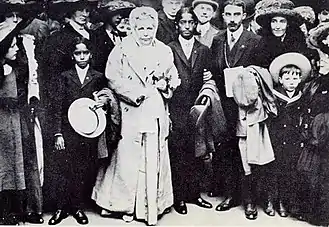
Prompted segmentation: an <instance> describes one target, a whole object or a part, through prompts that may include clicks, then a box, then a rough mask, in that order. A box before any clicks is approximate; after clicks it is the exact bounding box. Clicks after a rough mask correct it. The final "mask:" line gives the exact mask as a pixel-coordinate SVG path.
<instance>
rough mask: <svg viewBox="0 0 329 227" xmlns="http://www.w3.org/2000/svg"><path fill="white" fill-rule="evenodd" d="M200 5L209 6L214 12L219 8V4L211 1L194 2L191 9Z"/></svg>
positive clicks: (200, 0) (198, 0)
mask: <svg viewBox="0 0 329 227" xmlns="http://www.w3.org/2000/svg"><path fill="white" fill-rule="evenodd" d="M201 3H204V4H208V5H211V6H212V7H213V8H214V11H216V10H217V9H218V7H219V4H218V3H217V2H215V1H212V0H195V1H193V2H192V7H193V8H195V7H196V6H197V5H198V4H201Z"/></svg>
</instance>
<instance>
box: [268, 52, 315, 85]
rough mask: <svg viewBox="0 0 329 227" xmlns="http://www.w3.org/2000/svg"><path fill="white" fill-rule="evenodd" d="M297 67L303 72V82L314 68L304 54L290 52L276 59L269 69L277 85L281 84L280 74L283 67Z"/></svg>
mask: <svg viewBox="0 0 329 227" xmlns="http://www.w3.org/2000/svg"><path fill="white" fill-rule="evenodd" d="M287 65H295V66H297V67H298V68H299V69H300V71H301V76H300V78H301V81H304V80H305V79H306V78H307V77H308V76H309V75H310V73H311V70H312V67H311V63H310V61H309V60H308V59H307V58H306V57H305V56H304V55H302V54H300V53H295V52H290V53H285V54H282V55H280V56H278V57H276V58H275V59H274V60H273V61H272V63H271V65H270V68H269V71H270V73H271V75H272V79H273V81H274V82H275V83H278V82H279V74H280V71H281V69H282V68H283V67H285V66H287Z"/></svg>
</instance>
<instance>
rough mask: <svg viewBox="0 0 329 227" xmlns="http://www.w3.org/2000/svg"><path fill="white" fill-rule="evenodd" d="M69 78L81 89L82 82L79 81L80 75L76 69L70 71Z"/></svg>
mask: <svg viewBox="0 0 329 227" xmlns="http://www.w3.org/2000/svg"><path fill="white" fill-rule="evenodd" d="M69 78H70V79H71V80H72V81H73V82H74V83H76V84H77V85H78V86H79V87H81V82H80V79H79V76H78V73H77V71H76V69H75V68H74V69H72V70H70V73H69Z"/></svg>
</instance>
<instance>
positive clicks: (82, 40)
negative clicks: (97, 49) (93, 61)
mask: <svg viewBox="0 0 329 227" xmlns="http://www.w3.org/2000/svg"><path fill="white" fill-rule="evenodd" d="M78 44H84V45H85V46H86V47H87V49H88V50H89V51H90V53H91V54H92V53H93V52H94V46H93V44H92V43H91V42H90V41H89V40H88V39H86V38H84V37H82V36H81V37H79V36H78V37H75V38H74V39H73V41H72V45H71V46H70V53H71V54H73V52H74V51H75V49H76V47H77V45H78Z"/></svg>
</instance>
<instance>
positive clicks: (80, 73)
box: [75, 64, 89, 84]
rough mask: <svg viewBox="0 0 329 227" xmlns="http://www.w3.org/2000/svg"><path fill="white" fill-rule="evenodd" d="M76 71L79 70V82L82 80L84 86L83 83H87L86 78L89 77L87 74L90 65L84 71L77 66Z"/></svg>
mask: <svg viewBox="0 0 329 227" xmlns="http://www.w3.org/2000/svg"><path fill="white" fill-rule="evenodd" d="M75 69H76V70H77V74H78V77H79V80H80V82H81V84H83V82H84V81H85V78H86V76H87V72H88V69H89V64H88V65H87V67H86V68H84V69H82V68H80V67H79V66H77V65H75Z"/></svg>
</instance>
